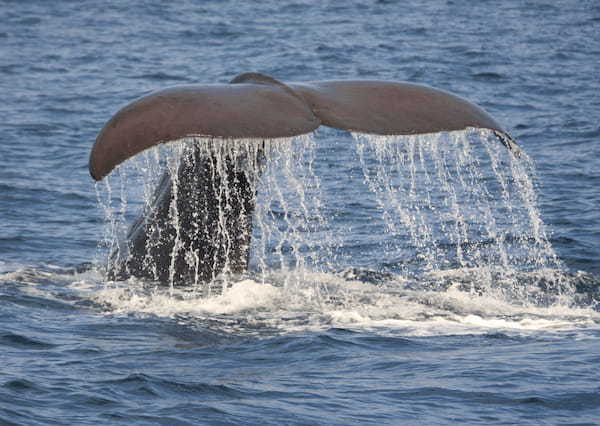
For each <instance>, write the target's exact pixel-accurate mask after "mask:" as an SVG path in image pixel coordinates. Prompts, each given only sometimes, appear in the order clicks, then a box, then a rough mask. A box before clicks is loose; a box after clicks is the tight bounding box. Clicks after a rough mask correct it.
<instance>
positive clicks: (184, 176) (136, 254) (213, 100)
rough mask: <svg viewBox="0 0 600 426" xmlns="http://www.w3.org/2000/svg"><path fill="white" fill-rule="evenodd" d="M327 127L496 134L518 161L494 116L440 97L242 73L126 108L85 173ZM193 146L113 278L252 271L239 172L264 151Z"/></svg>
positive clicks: (186, 277) (399, 85)
mask: <svg viewBox="0 0 600 426" xmlns="http://www.w3.org/2000/svg"><path fill="white" fill-rule="evenodd" d="M321 125H324V126H329V127H334V128H337V129H344V130H350V131H355V132H361V133H368V134H378V135H414V134H423V133H435V132H442V131H454V130H463V129H466V128H469V127H474V128H483V129H490V130H492V131H494V133H495V134H496V136H497V137H498V139H499V140H500V141H501V142H502V143H503V144H504V145H505V146H507V147H508V148H509V149H510V150H512V151H513V152H515V154H518V147H517V145H516V144H515V142H514V141H513V140H512V138H511V137H510V136H509V135H508V133H507V132H506V131H505V130H504V129H503V128H502V127H501V126H500V125H499V124H498V123H497V122H496V121H495V120H494V119H493V118H492V117H491V116H490V115H489V114H488V113H487V112H485V111H484V110H483V109H482V108H480V107H478V106H477V105H475V104H473V103H471V102H469V101H467V100H465V99H463V98H461V97H458V96H456V95H453V94H450V93H448V92H445V91H442V90H439V89H434V88H431V87H428V86H424V85H418V84H413V83H407V82H393V81H378V80H328V81H314V82H303V83H282V82H280V81H278V80H276V79H274V78H272V77H269V76H267V75H264V74H259V73H245V74H241V75H239V76H238V77H236V78H234V79H233V80H232V81H231V82H230V83H229V84H212V85H210V84H206V85H188V86H177V87H172V88H168V89H164V90H160V91H157V92H154V93H151V94H149V95H147V96H144V97H142V98H140V99H138V100H136V101H134V102H132V103H131V104H129V105H127V106H125V107H124V108H122V109H121V110H120V111H118V112H117V113H116V114H115V115H114V116H113V117H112V118H111V119H110V120H109V121H108V122H107V123H106V125H105V126H104V128H103V129H102V130H101V131H100V133H99V135H98V137H97V139H96V142H95V144H94V146H93V148H92V151H91V154H90V161H89V170H90V174H91V175H92V177H93V178H94V179H95V180H101V179H102V178H104V177H105V176H106V175H108V174H109V173H110V172H111V171H112V170H113V169H114V168H115V167H117V166H118V165H119V164H121V163H122V162H123V161H125V160H127V159H128V158H130V157H132V156H135V155H136V154H138V153H140V152H142V151H144V150H146V149H149V148H151V147H153V146H156V145H159V144H162V143H167V142H171V141H176V140H181V139H186V138H187V139H190V140H192V141H193V140H194V138H199V137H201V138H203V139H210V140H211V141H212V143H213V144H215V145H218V144H219V143H223V144H226V143H235V141H236V140H240V139H245V140H247V139H253V140H256V143H257V144H260V141H261V140H269V139H276V138H289V137H293V136H298V135H302V134H307V133H310V132H312V131H313V130H315V129H316V128H317V127H319V126H321ZM194 143H195V142H190V144H191V146H190V148H189V149H188V150H186V151H185V153H184V154H182V158H180V159H179V165H178V167H177V170H176V171H173V170H165V171H164V173H163V175H162V177H161V179H160V183H159V184H158V186H157V188H156V190H155V194H154V196H153V202H152V203H151V208H150V209H147V210H146V211H144V212H143V213H142V214H141V215H140V217H139V218H138V219H137V220H136V221H135V222H134V223H133V224H132V226H131V228H130V230H129V232H128V236H127V237H128V242H127V247H126V249H125V250H119V251H118V253H113V254H112V256H113V257H114V259H113V260H114V261H113V262H111V265H113V266H112V267H111V269H110V270H109V271H108V274H109V277H110V278H113V279H126V278H128V277H130V276H134V277H138V278H142V279H149V280H154V281H158V282H161V283H170V284H171V285H173V284H186V283H188V284H189V283H195V282H206V281H210V280H212V279H214V278H215V277H217V276H218V275H219V274H220V273H222V272H228V273H242V272H244V271H245V270H246V269H247V267H248V258H249V250H250V242H251V241H250V239H251V235H252V215H253V212H254V205H255V200H256V186H255V181H256V179H255V177H256V176H253V174H256V173H260V167H252V168H247V167H244V163H246V162H250V163H253V164H257V163H259V162H260V158H259V157H260V156H261V155H262V153H261V150H260V149H256V150H253V151H252V154H251V155H252V156H253V157H254V158H248V153H247V152H246V153H244V152H243V151H239V152H237V151H235V150H230V151H227V153H226V154H224V155H223V154H218V152H216V151H215V152H211V151H207V150H205V149H201V148H200V147H199V146H194ZM217 151H218V150H217ZM175 174H176V176H175ZM224 187H225V188H227V190H226V191H223V190H222V188H224ZM174 211H175V212H176V213H177V220H176V221H174V220H172V217H173V212H174Z"/></svg>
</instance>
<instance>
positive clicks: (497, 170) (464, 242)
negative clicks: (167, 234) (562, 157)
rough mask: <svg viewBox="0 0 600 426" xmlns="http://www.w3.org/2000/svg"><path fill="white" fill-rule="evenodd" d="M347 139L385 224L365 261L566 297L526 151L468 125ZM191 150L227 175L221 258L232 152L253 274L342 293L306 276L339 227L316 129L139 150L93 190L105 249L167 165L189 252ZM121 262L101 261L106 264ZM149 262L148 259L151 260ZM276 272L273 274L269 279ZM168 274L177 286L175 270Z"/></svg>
mask: <svg viewBox="0 0 600 426" xmlns="http://www.w3.org/2000/svg"><path fill="white" fill-rule="evenodd" d="M353 136H354V139H355V141H356V150H357V157H358V160H357V162H359V163H360V166H361V168H362V173H363V175H364V183H365V192H367V190H368V191H369V192H370V193H371V194H372V196H374V199H375V202H376V204H377V208H378V210H379V212H380V217H372V218H371V220H379V221H382V222H383V227H384V230H385V235H382V236H381V239H382V240H385V244H384V247H385V249H384V250H383V253H381V254H380V257H381V262H380V264H378V265H372V268H371V269H376V270H382V269H383V270H385V271H384V272H389V273H392V274H394V277H395V278H394V280H395V282H400V281H401V280H408V281H411V282H414V283H416V285H417V286H418V285H422V286H424V287H427V288H430V289H432V288H436V289H438V290H439V289H448V288H449V287H450V286H452V285H455V284H457V283H458V284H459V285H460V286H461V287H462V288H464V289H466V291H467V292H470V293H473V294H488V295H491V296H493V297H497V296H500V297H502V298H503V299H504V300H506V301H509V302H518V303H519V304H529V303H533V304H538V303H542V304H545V305H547V304H549V303H554V302H556V301H558V300H560V299H561V297H563V296H565V295H568V294H570V292H571V291H572V290H571V289H570V287H569V284H568V282H567V281H566V280H565V279H564V278H563V277H564V276H565V274H564V267H563V266H562V264H561V262H560V260H559V259H558V258H557V256H556V254H555V252H554V250H553V249H552V246H551V245H550V243H549V241H548V237H547V234H546V230H545V227H544V224H543V222H542V220H541V219H540V213H539V210H538V208H537V204H536V193H535V184H534V182H535V174H534V168H533V163H532V161H531V160H530V159H529V158H528V157H527V155H525V154H524V153H521V155H520V156H518V157H517V156H515V155H514V154H513V153H511V152H510V151H509V150H507V149H505V148H504V147H503V146H502V145H501V144H500V143H499V142H498V140H497V139H496V137H495V136H494V134H493V133H492V132H490V131H484V130H475V129H470V130H468V131H465V132H451V133H441V134H432V135H420V136H410V137H409V136H402V137H396V136H395V137H382V136H372V135H363V134H355V135H353ZM192 146H195V147H200V151H201V154H202V155H213V156H214V157H215V158H216V167H215V172H216V173H222V174H223V175H222V176H221V178H220V179H218V180H214V182H219V187H218V188H212V190H213V192H214V193H215V194H217V197H218V198H219V203H218V205H219V214H218V217H217V218H216V221H215V226H216V227H217V228H218V234H219V235H221V236H222V237H223V240H224V241H225V243H224V245H223V246H224V248H223V250H224V251H225V255H226V256H225V257H226V258H228V257H229V255H230V254H231V253H233V251H235V250H236V244H237V242H238V239H237V237H238V236H236V235H231V232H230V229H229V228H230V225H229V224H228V219H227V215H226V214H225V212H228V211H229V210H230V209H231V203H230V201H231V197H232V196H233V195H232V194H233V192H234V188H233V187H232V186H231V182H229V180H228V179H227V178H225V177H224V176H225V173H226V172H225V170H226V167H225V166H226V164H229V163H227V162H228V161H230V160H231V159H232V158H235V159H237V160H236V161H237V162H236V165H235V167H236V170H240V171H241V172H243V173H244V175H245V176H246V178H247V179H248V181H249V182H251V186H252V188H253V191H254V193H255V194H257V195H256V197H255V199H254V200H253V201H255V202H256V207H255V210H254V216H253V228H254V232H253V237H252V247H251V251H250V252H251V261H250V277H251V278H252V279H253V280H254V281H259V282H263V283H264V282H265V281H266V282H270V283H272V282H273V280H274V279H275V280H279V282H280V285H282V286H283V287H284V288H285V287H288V286H290V285H291V284H292V283H305V284H306V281H307V280H308V281H311V283H309V284H310V285H312V287H313V290H314V291H313V292H311V295H313V296H314V295H317V296H315V297H323V300H321V301H320V302H319V303H321V302H323V303H326V302H328V301H335V303H341V302H340V300H341V299H340V295H339V294H338V295H337V296H335V297H333V296H332V293H333V292H336V291H341V292H343V291H344V289H343V288H341V287H340V286H338V285H336V286H334V288H333V290H332V287H331V286H328V285H327V283H325V281H327V280H328V279H323V282H319V280H315V276H314V275H311V277H312V278H307V277H306V276H305V273H306V272H307V271H310V273H311V274H314V273H315V272H316V273H321V272H324V273H333V272H335V271H336V270H338V271H339V269H340V265H336V260H335V259H336V257H335V255H334V252H335V251H336V250H337V249H339V248H340V245H343V242H342V239H341V238H339V236H338V235H337V234H338V233H339V232H341V230H340V229H334V224H333V221H332V220H329V219H328V218H327V217H326V216H325V215H324V214H323V203H324V202H325V201H326V200H325V199H324V195H323V192H322V188H321V185H322V182H321V180H320V179H319V177H318V176H317V175H316V173H315V171H314V165H315V162H316V161H317V160H316V159H315V141H314V139H313V137H312V136H303V137H297V138H293V139H282V140H271V141H254V140H244V141H230V142H223V141H218V140H201V139H197V138H195V139H194V140H184V141H180V142H178V143H172V144H168V145H162V146H160V147H158V148H155V149H153V150H150V151H147V152H145V153H143V154H141V155H139V156H138V157H136V158H134V159H132V160H130V161H129V162H128V163H129V165H128V166H127V167H123V166H122V167H121V168H120V170H119V172H118V173H115V174H114V175H113V176H111V177H109V178H107V179H105V181H106V184H105V185H106V186H105V188H106V189H105V191H100V190H99V191H98V194H99V200H100V201H101V204H102V206H103V208H104V212H105V214H106V218H107V227H106V233H105V239H104V242H103V245H104V248H105V250H108V251H109V252H112V253H114V252H115V251H122V250H126V243H125V242H124V240H125V237H126V230H127V226H126V223H129V222H131V220H132V219H133V218H134V215H135V214H138V212H139V211H140V210H146V211H149V210H151V209H152V207H153V206H152V203H153V202H154V197H155V195H154V194H155V188H156V187H157V185H159V183H160V182H159V177H160V176H161V173H162V172H163V171H164V170H165V169H167V170H168V173H169V175H170V177H171V179H172V181H173V184H172V187H173V200H174V201H172V202H171V208H170V211H169V220H170V221H171V223H170V225H171V226H172V227H173V228H174V229H175V230H177V232H176V233H175V235H174V237H173V238H174V244H173V246H172V251H173V253H172V258H173V259H175V257H176V256H175V255H176V254H180V253H178V252H179V251H181V250H183V249H184V247H183V246H182V245H180V244H178V241H179V240H180V238H181V235H180V233H181V232H190V230H183V229H181V227H180V225H179V220H180V218H179V212H178V208H177V206H178V203H177V197H178V196H179V195H178V188H179V186H180V185H181V182H179V180H178V179H179V178H178V170H179V168H180V167H181V162H182V161H190V160H189V159H186V158H189V150H190V149H191V148H190V147H192ZM196 149H197V148H196ZM227 159H229V160H227ZM115 180H116V182H114V181H115ZM134 183H136V184H134ZM130 189H133V191H129V192H128V191H127V190H130ZM197 214H199V215H201V214H203V213H202V211H198V212H197ZM147 249H148V252H149V251H150V250H151V249H152V247H148V248H147ZM116 258H117V257H116V256H114V255H113V256H109V257H108V259H109V260H108V265H107V268H108V269H109V270H110V269H111V268H114V267H115V265H114V264H111V262H114V261H115V259H116ZM184 258H185V261H186V262H188V263H189V264H190V265H191V264H194V262H196V264H198V257H197V255H196V254H195V253H194V252H190V253H185V254H184ZM398 259H401V260H403V261H401V262H398ZM215 261H216V260H215ZM349 262H350V263H351V262H352V259H350V260H349ZM382 265H386V266H385V267H382ZM145 266H146V267H147V268H148V269H149V270H152V268H153V267H155V266H153V265H152V264H151V257H147V258H146V264H145ZM173 267H174V264H172V265H171V268H173ZM231 269H232V268H231V265H229V264H228V263H227V261H226V262H225V265H224V266H223V268H222V271H223V273H222V274H219V275H218V276H213V277H212V278H213V279H212V280H210V281H211V282H210V283H206V282H203V281H202V280H199V279H198V277H197V276H196V278H195V279H191V280H190V281H189V282H187V283H188V284H194V288H195V289H196V291H197V292H200V294H201V295H204V296H206V295H211V294H219V293H220V292H222V289H223V285H225V286H230V285H231V284H232V282H233V281H235V280H236V279H237V280H239V279H240V278H239V277H238V278H235V277H230V275H231V274H230V272H231ZM274 272H276V273H277V277H278V278H273V277H272V274H273V273H274ZM282 277H283V278H282ZM330 277H331V276H330ZM232 280H233V281H232ZM170 282H171V283H173V282H174V277H173V272H171V276H170ZM346 282H348V281H346ZM215 289H218V291H217V292H216V293H215ZM319 294H321V296H318V295H319ZM324 294H327V297H325V296H324ZM342 299H343V298H342ZM351 299H352V297H349V298H346V302H343V303H349V302H348V300H351ZM352 300H353V299H352Z"/></svg>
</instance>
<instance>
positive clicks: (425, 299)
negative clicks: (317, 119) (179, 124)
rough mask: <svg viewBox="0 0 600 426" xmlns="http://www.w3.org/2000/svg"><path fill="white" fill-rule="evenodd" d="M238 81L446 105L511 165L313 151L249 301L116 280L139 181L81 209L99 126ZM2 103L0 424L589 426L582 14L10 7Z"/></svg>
mask: <svg viewBox="0 0 600 426" xmlns="http://www.w3.org/2000/svg"><path fill="white" fill-rule="evenodd" d="M250 71H257V72H262V73H265V74H268V75H271V76H273V77H275V78H277V79H279V80H282V81H309V80H323V79H382V80H402V81H410V82H414V83H421V84H427V85H431V86H434V87H438V88H442V89H444V90H447V91H450V92H453V93H455V94H457V95H460V96H462V97H464V98H467V99H469V100H471V101H472V102H475V103H477V104H478V105H480V106H482V107H483V108H484V109H486V110H487V111H488V112H489V113H490V114H491V115H492V116H494V117H495V118H496V119H497V120H498V121H499V122H500V123H502V125H503V126H504V127H505V129H506V130H507V131H508V132H509V133H510V134H511V135H512V136H513V137H514V138H515V139H516V141H517V142H518V144H519V145H520V147H521V149H522V151H523V155H521V156H519V157H516V156H514V155H512V154H511V153H509V152H508V151H507V150H506V149H505V148H504V147H503V146H502V145H501V144H500V143H499V142H498V141H496V140H495V138H494V137H493V135H490V134H488V133H489V132H488V133H486V132H481V131H477V130H469V131H465V132H452V133H449V134H440V135H425V136H420V137H410V138H408V137H407V138H376V137H373V136H368V135H360V134H350V133H348V132H344V131H338V130H333V129H327V128H321V129H319V130H318V131H317V132H315V134H313V135H310V136H308V137H304V138H297V139H296V140H293V141H287V142H286V141H284V143H282V144H280V146H279V147H278V149H277V150H274V152H273V153H272V155H271V158H272V160H269V161H270V162H269V164H268V167H267V168H266V171H265V174H264V175H263V177H262V178H261V179H262V181H261V187H260V188H259V194H258V205H257V217H256V219H255V223H256V230H255V235H254V244H253V251H252V260H251V270H250V271H249V272H248V274H247V275H245V276H242V277H223V278H222V279H220V280H219V281H218V282H214V283H212V284H210V285H196V286H194V285H190V286H188V287H184V288H170V287H169V286H156V285H155V284H154V283H151V282H142V281H139V280H135V279H130V280H128V281H124V282H113V281H109V280H107V279H106V278H105V270H106V264H107V261H106V258H107V251H108V250H110V247H111V244H113V242H114V241H115V240H116V239H117V238H118V236H119V233H122V232H123V230H124V229H126V226H127V223H128V221H129V220H131V219H132V218H133V217H135V214H136V208H137V209H139V208H140V206H142V205H143V203H144V194H145V192H144V191H145V190H146V186H149V185H150V183H151V181H152V179H153V176H152V173H148V171H147V170H146V169H144V170H145V172H144V173H140V167H141V166H140V164H144V163H140V161H141V160H137V161H138V163H136V162H135V161H136V160H134V161H132V162H131V163H132V164H125V165H123V166H122V167H121V168H119V169H118V170H117V171H115V172H114V173H113V175H111V176H110V177H109V178H108V179H107V180H105V181H102V182H100V183H98V184H95V183H94V181H93V180H92V178H91V177H90V175H89V172H88V164H87V163H88V156H89V152H90V149H91V147H92V145H93V143H94V140H95V138H96V135H97V134H98V132H99V131H100V129H101V128H102V126H103V125H104V124H105V123H106V121H107V120H108V119H109V118H110V117H111V116H112V114H114V113H115V112H116V111H117V110H118V109H119V108H121V107H122V106H123V105H125V104H127V103H128V102H130V101H132V100H134V99H136V98H138V97H140V96H142V95H144V94H148V93H150V92H151V91H153V90H156V89H160V88H164V87H168V86H173V85H180V84H192V83H227V82H228V81H230V80H231V79H233V78H234V77H235V76H236V75H238V74H240V73H243V72H250ZM0 92H1V93H2V101H1V102H0V117H2V119H1V120H0V423H1V424H7V425H13V424H18V425H67V424H68V425H72V424H77V425H97V424H123V425H134V424H136V425H137V424H139V425H146V424H161V425H187V424H190V425H192V424H210V425H212V424H215V425H217V424H236V425H237V424H239V425H246V424H247V425H256V424H263V425H282V424H289V425H320V424H323V425H348V424H377V425H379V424H410V425H413V424H425V425H437V424H486V425H488V424H520V425H523V424H548V425H557V424H560V425H593V424H600V380H599V379H600V305H599V301H600V97H599V94H600V4H599V3H598V2H597V1H596V0H555V1H551V0H530V1H525V0H507V1H503V2H495V1H488V0H481V1H466V0H464V1H463V0H432V1H426V2H424V1H416V0H407V1H394V0H380V1H374V0H372V1H356V0H348V1H343V2H342V1H328V0H323V1H272V0H267V1H261V2H242V1H234V0H229V1H228V0H222V1H195V2H194V1H180V2H158V1H131V2H119V1H114V0H107V1H103V2H91V1H55V2H47V1H33V0H14V1H9V0H0ZM180 144H181V143H180ZM183 144H185V141H184V142H183ZM173 146H177V144H173ZM163 148H164V149H163V153H162V154H161V155H164V156H166V157H168V156H169V155H172V152H171V153H170V151H169V148H167V147H163ZM178 149H179V148H178ZM174 150H175V151H174V152H177V151H176V149H175V148H174ZM152 158H155V157H152ZM156 158H158V157H156ZM160 164H161V163H160V161H158V162H157V163H156V164H155V166H156V167H160ZM152 170H155V168H152V169H150V172H152ZM154 178H155V176H154ZM140 180H141V181H140ZM149 181H150V183H149ZM140 188H144V191H140Z"/></svg>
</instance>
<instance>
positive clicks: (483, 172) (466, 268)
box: [354, 129, 572, 303]
mask: <svg viewBox="0 0 600 426" xmlns="http://www.w3.org/2000/svg"><path fill="white" fill-rule="evenodd" d="M354 138H355V139H356V141H357V152H358V157H359V160H360V163H361V166H362V169H363V173H364V181H365V183H366V185H367V186H368V188H369V189H370V191H371V192H372V193H373V194H375V197H376V201H377V204H378V206H379V209H380V212H381V217H382V220H383V221H384V222H385V229H386V233H387V234H388V238H389V241H390V242H389V244H388V248H387V250H386V251H387V253H386V256H388V257H390V258H394V257H396V258H397V257H404V258H406V257H410V256H414V257H416V258H417V259H418V260H419V262H418V263H417V264H416V266H413V268H412V270H404V271H403V273H404V274H405V275H408V276H413V277H414V276H421V277H422V278H424V279H425V280H430V279H433V280H434V281H438V282H440V281H444V280H446V279H448V277H450V276H452V275H454V276H455V277H456V276H457V271H460V273H459V274H458V275H461V276H462V278H461V279H462V280H463V281H466V282H468V283H470V286H471V289H470V291H471V292H490V293H492V292H493V293H496V294H498V295H501V296H502V297H504V298H507V299H509V300H518V301H520V302H522V303H527V302H532V303H539V302H544V303H548V302H549V300H548V298H549V297H550V295H551V298H552V299H553V300H554V301H556V300H558V299H560V298H561V297H563V296H565V295H568V294H570V293H571V291H572V289H571V288H570V286H569V284H568V283H567V282H566V281H565V280H564V274H561V273H560V272H562V271H564V266H563V265H562V263H561V262H560V260H559V259H558V257H557V255H556V253H555V252H554V250H553V248H552V246H551V244H550V242H549V240H548V235H547V231H546V229H545V226H544V223H543V222H542V220H541V217H540V212H539V209H538V207H537V199H536V192H535V183H534V182H535V179H536V176H535V170H534V165H533V162H532V160H531V159H530V158H529V157H528V156H527V155H526V154H525V153H521V154H520V155H519V156H518V157H517V156H515V155H513V153H511V152H510V151H509V150H506V149H499V143H498V140H496V137H495V136H494V134H493V132H490V131H486V130H480V129H470V130H468V131H466V132H451V133H439V134H430V135H423V136H410V137H383V136H369V135H362V134H355V135H354ZM526 272H529V273H530V275H536V276H539V275H543V276H544V289H543V290H544V291H540V287H539V285H538V284H539V280H533V281H535V282H531V283H528V282H527V281H524V280H523V277H524V273H526ZM525 276H527V275H525ZM530 281H531V280H530Z"/></svg>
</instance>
